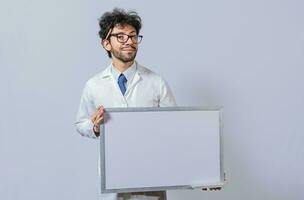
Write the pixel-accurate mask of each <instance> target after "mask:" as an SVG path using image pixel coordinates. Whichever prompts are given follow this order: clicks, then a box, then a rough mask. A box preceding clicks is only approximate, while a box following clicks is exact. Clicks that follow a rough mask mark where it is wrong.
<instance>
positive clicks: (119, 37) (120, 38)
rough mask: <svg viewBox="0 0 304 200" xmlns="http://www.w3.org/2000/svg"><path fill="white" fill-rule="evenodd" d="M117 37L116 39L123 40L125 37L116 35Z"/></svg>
mask: <svg viewBox="0 0 304 200" xmlns="http://www.w3.org/2000/svg"><path fill="white" fill-rule="evenodd" d="M117 39H118V40H124V39H125V36H124V35H117Z"/></svg>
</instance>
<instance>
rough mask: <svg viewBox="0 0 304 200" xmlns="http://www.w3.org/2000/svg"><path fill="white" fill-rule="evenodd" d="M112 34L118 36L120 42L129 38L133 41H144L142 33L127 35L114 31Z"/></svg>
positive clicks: (124, 41)
mask: <svg viewBox="0 0 304 200" xmlns="http://www.w3.org/2000/svg"><path fill="white" fill-rule="evenodd" d="M110 36H114V37H116V39H117V41H118V42H120V43H126V42H127V41H128V40H129V38H131V40H132V42H133V43H136V44H139V43H140V42H141V41H142V38H143V36H142V35H127V34H125V33H113V34H110Z"/></svg>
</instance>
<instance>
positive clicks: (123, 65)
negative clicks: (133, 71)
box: [112, 57, 134, 73]
mask: <svg viewBox="0 0 304 200" xmlns="http://www.w3.org/2000/svg"><path fill="white" fill-rule="evenodd" d="M112 63H113V66H114V67H115V68H116V69H117V70H118V71H120V72H121V73H123V72H124V71H126V70H127V69H128V68H129V67H130V66H131V65H132V64H133V63H134V60H132V61H130V62H122V61H121V60H118V59H115V58H114V57H113V60H112Z"/></svg>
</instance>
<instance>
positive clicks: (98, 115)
mask: <svg viewBox="0 0 304 200" xmlns="http://www.w3.org/2000/svg"><path fill="white" fill-rule="evenodd" d="M104 112H105V111H104V107H103V106H99V107H98V108H97V110H96V111H95V112H94V113H93V115H92V118H91V120H92V122H93V124H94V127H93V130H94V132H95V134H96V136H99V133H100V130H99V128H100V125H101V124H102V122H103V119H104Z"/></svg>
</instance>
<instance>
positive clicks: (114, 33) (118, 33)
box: [111, 31, 136, 35]
mask: <svg viewBox="0 0 304 200" xmlns="http://www.w3.org/2000/svg"><path fill="white" fill-rule="evenodd" d="M131 33H136V31H132V32H130V33H124V32H117V33H111V34H115V35H116V34H126V35H128V34H131Z"/></svg>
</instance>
